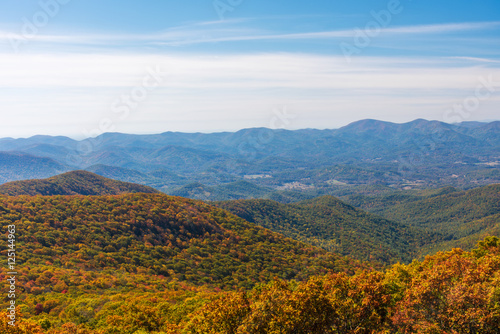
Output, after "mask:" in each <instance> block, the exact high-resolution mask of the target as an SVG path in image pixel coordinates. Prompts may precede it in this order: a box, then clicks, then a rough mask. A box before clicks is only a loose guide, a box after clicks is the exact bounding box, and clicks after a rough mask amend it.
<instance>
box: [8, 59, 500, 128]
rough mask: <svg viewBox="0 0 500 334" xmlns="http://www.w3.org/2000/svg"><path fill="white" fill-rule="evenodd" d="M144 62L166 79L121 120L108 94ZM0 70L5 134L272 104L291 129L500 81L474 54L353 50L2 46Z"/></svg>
mask: <svg viewBox="0 0 500 334" xmlns="http://www.w3.org/2000/svg"><path fill="white" fill-rule="evenodd" d="M151 67H153V68H156V67H158V68H161V70H162V71H164V72H166V73H167V74H166V75H165V79H164V80H163V82H162V83H161V85H160V86H159V87H157V88H156V89H155V90H154V92H152V93H151V95H148V98H147V100H145V101H144V102H143V103H141V105H140V106H139V107H138V108H137V110H136V109H134V110H133V112H132V113H131V116H130V118H128V119H127V120H126V121H121V120H120V119H118V118H117V115H116V114H114V113H113V111H112V108H111V106H112V105H113V102H114V101H116V100H117V99H120V97H121V96H122V95H123V94H126V93H128V92H130V91H131V89H132V88H134V87H136V86H138V85H140V84H141V82H142V80H143V78H144V76H145V74H146V73H147V70H148V68H151ZM0 73H2V75H1V76H0V87H1V88H2V89H0V104H1V105H2V108H3V109H4V110H8V111H9V112H8V113H5V115H2V117H3V119H2V124H0V132H1V133H3V135H4V136H6V135H9V134H10V132H9V131H12V129H16V131H19V129H21V128H22V126H23V125H24V126H26V127H27V126H28V125H29V127H31V129H33V130H30V131H32V133H37V132H38V133H47V132H46V131H47V129H53V130H51V131H53V132H52V133H54V134H56V133H58V134H61V132H63V131H64V134H77V135H78V134H81V133H82V128H83V129H87V130H88V129H92V127H95V126H96V124H99V121H100V120H101V119H102V118H104V117H106V118H111V119H113V120H114V121H115V124H116V126H117V131H122V132H137V131H141V129H143V128H144V129H147V131H149V132H162V131H166V130H179V131H210V130H214V129H221V130H223V129H225V130H228V129H229V130H236V129H238V128H242V127H249V126H268V123H266V122H268V119H269V117H270V116H269V115H272V109H273V108H274V107H275V106H277V105H286V106H287V107H288V108H289V110H291V111H293V112H294V113H295V114H296V115H298V117H297V120H296V122H295V123H294V126H295V127H296V128H304V127H316V128H318V127H330V128H333V127H337V126H339V125H342V124H345V123H347V122H349V121H352V120H356V119H360V118H374V117H375V118H382V119H391V120H394V121H405V120H411V119H412V118H417V117H426V118H432V119H440V118H442V115H443V112H444V110H445V109H446V108H449V107H450V106H452V105H453V103H455V102H461V101H463V99H464V98H466V97H468V96H470V95H471V94H474V92H475V89H476V86H477V85H478V84H479V83H480V78H489V76H492V78H493V80H494V81H495V82H498V81H499V80H500V66H499V65H498V64H496V63H482V65H481V66H477V61H476V60H475V59H471V60H466V59H455V60H453V59H449V58H441V57H438V58H432V59H430V58H426V59H419V58H402V57H397V58H396V57H359V58H357V59H356V60H355V61H353V62H352V63H351V64H350V65H349V66H347V65H346V63H345V61H344V59H343V57H332V56H318V55H313V54H290V53H265V54H264V53H263V54H252V55H248V54H240V55H216V54H205V55H202V54H197V55H189V54H182V55H159V54H113V53H96V54H36V55H29V54H24V55H11V54H0ZM499 90H500V87H499ZM27 96H28V97H29V99H27V98H26V97H27ZM499 106H500V101H499V99H498V98H497V97H495V96H492V97H491V99H489V100H488V101H485V103H484V105H481V108H480V109H478V114H477V115H474V117H471V119H472V118H474V119H485V118H494V115H496V114H495V113H497V112H498V107H499ZM14 115H23V117H18V116H14ZM249 115H251V117H252V119H253V121H252V122H253V123H249V120H248V117H249ZM193 119H196V120H198V121H199V123H196V124H195V123H193V122H192V120H193ZM53 120H58V122H59V123H58V124H59V125H58V126H57V127H55V126H54V124H53V123H54V122H53ZM74 120H80V121H78V122H75V121H74ZM63 123H64V124H63ZM61 124H63V125H61ZM67 124H73V125H71V126H69V125H67ZM51 127H52V128H51ZM144 131H146V130H144Z"/></svg>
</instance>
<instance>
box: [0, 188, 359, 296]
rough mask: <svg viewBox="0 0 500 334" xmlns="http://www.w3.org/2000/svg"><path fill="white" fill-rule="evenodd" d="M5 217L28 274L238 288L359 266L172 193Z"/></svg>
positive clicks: (7, 206) (79, 201)
mask: <svg viewBox="0 0 500 334" xmlns="http://www.w3.org/2000/svg"><path fill="white" fill-rule="evenodd" d="M0 214H1V215H0V222H1V228H2V229H3V232H6V229H7V226H8V225H13V224H14V225H16V229H17V230H19V231H22V233H21V232H20V233H19V235H18V239H17V243H18V249H19V250H18V253H17V260H18V261H19V262H20V263H22V264H23V266H24V268H26V270H29V269H27V268H30V267H31V266H36V265H38V264H41V263H45V264H50V265H53V266H54V267H56V268H65V269H72V270H91V271H96V270H98V271H106V270H119V271H124V272H132V273H136V272H144V273H149V274H151V275H163V276H165V277H167V278H169V279H175V280H182V281H186V282H191V283H193V284H206V283H209V284H212V285H213V286H214V287H215V286H217V287H220V288H229V287H231V288H237V287H250V286H253V285H255V284H257V283H259V282H265V281H268V280H270V279H271V278H273V277H274V276H277V277H281V278H284V279H299V280H301V279H305V278H306V277H308V276H310V275H313V274H318V273H321V272H325V271H328V270H333V271H344V270H345V271H348V272H351V273H352V272H353V271H354V269H355V268H356V267H359V263H358V262H357V261H354V260H350V259H348V258H343V257H341V256H339V255H336V254H334V253H328V252H326V251H324V250H322V249H320V248H316V247H313V246H310V245H307V244H304V243H301V242H298V241H294V240H292V239H287V238H284V237H283V236H282V235H280V234H277V233H274V232H271V231H269V230H266V229H264V228H261V227H258V226H256V225H254V224H252V223H249V222H246V221H244V220H243V219H241V218H239V217H236V216H234V215H232V214H230V213H229V212H227V211H224V210H222V209H218V208H215V207H212V206H209V205H207V204H204V203H202V202H197V201H193V200H188V199H184V198H179V197H169V196H166V195H157V194H150V195H148V194H131V195H121V196H47V197H41V196H37V197H27V196H21V197H3V198H2V197H0ZM3 252H4V253H5V252H6V250H5V251H3ZM25 274H26V275H25V276H24V277H29V275H27V273H25ZM39 287H40V288H44V289H50V287H42V286H39Z"/></svg>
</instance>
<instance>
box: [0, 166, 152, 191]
mask: <svg viewBox="0 0 500 334" xmlns="http://www.w3.org/2000/svg"><path fill="white" fill-rule="evenodd" d="M158 192H159V191H158V190H156V189H153V188H151V187H147V186H143V185H139V184H134V183H126V182H121V181H115V180H112V179H107V178H105V177H102V176H99V175H96V174H93V173H90V172H87V171H73V172H67V173H64V174H61V175H57V176H53V177H51V178H48V179H43V180H26V181H14V182H9V183H5V184H2V185H0V194H4V195H8V196H19V195H29V196H35V195H43V196H52V195H94V196H95V195H119V194H124V193H158Z"/></svg>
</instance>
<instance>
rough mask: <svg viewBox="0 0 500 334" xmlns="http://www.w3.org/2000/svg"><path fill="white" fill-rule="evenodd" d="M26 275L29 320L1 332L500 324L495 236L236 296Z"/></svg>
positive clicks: (437, 329)
mask: <svg viewBox="0 0 500 334" xmlns="http://www.w3.org/2000/svg"><path fill="white" fill-rule="evenodd" d="M1 275H2V277H3V278H4V276H3V274H1ZM29 275H30V276H29V278H30V279H32V280H31V281H29V282H26V281H24V282H23V286H25V287H27V288H28V289H30V291H29V293H26V292H25V293H24V297H23V302H24V303H25V304H24V305H22V307H20V309H22V312H23V317H22V318H20V319H19V320H18V327H17V328H14V329H13V328H12V327H10V326H8V324H7V317H6V313H5V311H4V312H3V313H1V314H0V330H2V333H6V334H9V333H12V334H14V333H15V334H18V333H23V334H24V333H26V334H28V333H29V334H43V333H47V334H68V333H70V334H73V333H76V334H118V333H120V334H139V333H154V334H167V333H168V334H174V333H178V334H195V333H197V334H261V333H282V334H310V333H323V334H330V333H331V334H335V333H346V334H347V333H360V334H382V333H385V334H386V333H485V334H496V333H498V323H499V322H500V288H499V287H500V240H499V239H498V238H493V237H492V238H487V239H485V240H484V241H482V242H480V243H479V246H478V248H477V249H475V250H473V251H472V252H464V251H462V250H460V249H455V250H453V251H450V252H446V253H438V254H436V255H433V256H429V257H427V258H426V259H425V260H423V261H421V262H419V261H414V262H412V263H411V264H408V265H401V264H397V265H394V266H392V267H391V268H389V269H387V270H386V271H385V272H376V271H372V272H369V271H362V272H358V273H357V274H355V275H346V274H345V273H329V274H326V275H320V276H313V277H310V278H309V279H308V280H306V281H303V282H297V281H284V280H281V279H274V280H272V281H271V282H269V283H266V284H262V285H258V286H256V287H255V288H253V289H252V290H240V291H219V290H214V289H211V288H204V287H193V286H190V285H188V284H185V283H169V284H167V283H165V282H166V281H165V279H164V277H162V276H155V275H151V274H146V273H145V272H144V271H142V270H140V271H138V272H137V273H128V272H126V271H124V270H122V271H100V272H93V271H85V270H83V269H80V270H79V271H78V272H76V273H75V272H73V273H72V272H71V271H70V270H67V269H59V268H58V269H54V267H53V266H41V265H39V266H34V267H33V268H32V272H30V273H29ZM37 283H39V284H43V286H44V287H45V289H42V288H38V289H37V287H33V285H36V284H37ZM67 283H69V284H70V285H71V286H70V287H67V286H66V285H67ZM54 284H56V287H55V288H51V287H50V286H52V285H54ZM35 289H37V290H35Z"/></svg>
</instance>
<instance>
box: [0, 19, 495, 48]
mask: <svg viewBox="0 0 500 334" xmlns="http://www.w3.org/2000/svg"><path fill="white" fill-rule="evenodd" d="M248 21H251V20H245V19H239V20H224V21H213V22H198V23H193V24H189V25H182V26H178V27H173V28H170V29H167V30H165V31H163V32H157V33H150V34H111V35H110V34H95V35H92V34H87V35H63V34H61V35H44V34H36V35H34V36H32V37H31V38H27V39H26V41H37V42H45V43H55V44H76V45H78V44H80V45H92V44H94V45H101V46H102V45H103V44H104V45H107V46H112V45H127V44H134V43H151V44H157V45H170V46H179V45H193V44H204V43H216V42H236V41H262V40H314V39H316V40H317V39H336V38H352V37H354V36H355V34H356V32H355V28H353V29H339V30H330V31H319V32H305V33H275V32H272V31H266V30H264V29H261V28H255V27H251V26H245V25H242V24H243V23H247V22H248ZM498 27H500V22H463V23H451V24H450V23H443V24H431V25H414V26H399V27H390V26H389V27H380V30H379V31H378V33H380V34H385V35H390V34H392V35H439V34H448V33H453V32H465V31H479V30H492V29H497V28H498ZM359 28H360V29H363V27H359ZM16 36H17V37H16ZM12 38H17V39H21V40H22V39H23V36H22V34H20V33H15V32H8V31H0V41H2V40H3V42H4V43H5V42H10V40H11V39H12ZM109 43H111V45H109Z"/></svg>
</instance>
